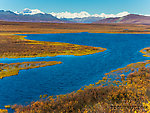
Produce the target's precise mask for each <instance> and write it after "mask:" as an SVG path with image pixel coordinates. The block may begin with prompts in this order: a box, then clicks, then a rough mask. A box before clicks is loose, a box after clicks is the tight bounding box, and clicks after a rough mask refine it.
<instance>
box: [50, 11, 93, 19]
mask: <svg viewBox="0 0 150 113" xmlns="http://www.w3.org/2000/svg"><path fill="white" fill-rule="evenodd" d="M50 14H51V15H53V16H55V17H57V18H84V17H90V16H91V15H90V14H89V13H88V12H86V11H82V12H80V13H70V12H67V11H66V12H61V13H54V12H52V13H50Z"/></svg>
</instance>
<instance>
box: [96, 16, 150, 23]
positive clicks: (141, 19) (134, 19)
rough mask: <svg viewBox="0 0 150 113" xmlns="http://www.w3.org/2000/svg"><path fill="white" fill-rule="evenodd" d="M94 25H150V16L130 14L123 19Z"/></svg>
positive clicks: (104, 21)
mask: <svg viewBox="0 0 150 113" xmlns="http://www.w3.org/2000/svg"><path fill="white" fill-rule="evenodd" d="M94 23H100V24H102V23H123V24H150V16H143V15H137V14H129V15H127V16H123V17H117V18H106V19H102V20H99V21H97V22H94Z"/></svg>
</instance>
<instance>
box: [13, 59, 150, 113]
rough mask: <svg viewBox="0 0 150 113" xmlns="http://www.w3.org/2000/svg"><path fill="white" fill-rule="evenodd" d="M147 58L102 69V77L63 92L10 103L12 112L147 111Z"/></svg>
mask: <svg viewBox="0 0 150 113" xmlns="http://www.w3.org/2000/svg"><path fill="white" fill-rule="evenodd" d="M149 63H150V61H145V62H138V63H133V64H130V65H127V66H126V67H124V68H119V69H117V70H114V71H111V72H110V73H106V74H105V76H104V77H103V79H102V80H99V81H98V82H96V83H95V84H90V85H89V86H84V87H82V88H81V89H79V90H78V91H76V92H72V93H69V94H65V95H57V96H49V97H47V98H46V96H47V95H46V96H45V95H44V96H43V97H42V96H40V98H41V99H40V100H39V101H36V102H32V103H31V104H30V105H28V106H22V105H14V106H12V108H13V109H14V110H15V112H16V113H30V112H32V113H53V112H54V113H58V112H62V113H66V112H67V113H68V112H78V113H101V112H106V113H109V112H110V113H112V112H114V113H122V112H124V113H132V112H138V113H144V112H145V113H147V112H150V68H149V67H147V65H148V64H149Z"/></svg>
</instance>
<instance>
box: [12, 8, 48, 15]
mask: <svg viewBox="0 0 150 113" xmlns="http://www.w3.org/2000/svg"><path fill="white" fill-rule="evenodd" d="M14 13H16V14H23V15H35V14H45V13H44V12H42V11H40V10H39V9H29V8H25V9H24V10H23V11H21V12H14Z"/></svg>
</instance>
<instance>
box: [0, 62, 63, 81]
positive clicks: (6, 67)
mask: <svg viewBox="0 0 150 113" xmlns="http://www.w3.org/2000/svg"><path fill="white" fill-rule="evenodd" d="M56 64H61V62H57V61H48V62H46V61H39V62H22V63H10V64H6V63H0V79H2V78H4V77H8V76H13V75H17V74H18V73H19V71H20V70H25V69H33V68H39V67H45V66H51V65H56Z"/></svg>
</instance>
